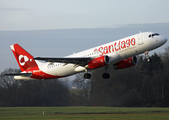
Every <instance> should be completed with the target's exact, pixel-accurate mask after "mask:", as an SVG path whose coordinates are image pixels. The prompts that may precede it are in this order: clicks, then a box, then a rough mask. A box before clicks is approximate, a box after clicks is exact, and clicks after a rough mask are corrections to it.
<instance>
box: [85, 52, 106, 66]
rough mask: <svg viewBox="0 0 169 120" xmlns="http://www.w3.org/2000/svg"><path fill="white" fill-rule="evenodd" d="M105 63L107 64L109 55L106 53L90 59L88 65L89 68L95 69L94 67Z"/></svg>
mask: <svg viewBox="0 0 169 120" xmlns="http://www.w3.org/2000/svg"><path fill="white" fill-rule="evenodd" d="M107 64H109V57H108V56H107V55H105V56H101V57H98V58H95V59H93V60H91V61H90V62H89V63H88V67H89V68H90V69H95V68H99V67H102V66H105V65H107Z"/></svg>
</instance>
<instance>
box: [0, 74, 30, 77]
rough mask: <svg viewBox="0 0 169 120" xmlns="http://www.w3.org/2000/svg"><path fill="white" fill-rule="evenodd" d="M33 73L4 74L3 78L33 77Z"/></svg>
mask: <svg viewBox="0 0 169 120" xmlns="http://www.w3.org/2000/svg"><path fill="white" fill-rule="evenodd" d="M31 75H32V73H9V74H3V75H2V76H25V77H27V76H31Z"/></svg>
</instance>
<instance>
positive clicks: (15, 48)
mask: <svg viewBox="0 0 169 120" xmlns="http://www.w3.org/2000/svg"><path fill="white" fill-rule="evenodd" d="M10 47H11V49H12V52H13V54H14V56H15V58H16V60H17V62H18V64H19V67H20V69H21V71H22V72H23V71H31V70H38V69H39V68H38V65H37V63H36V62H35V60H34V59H33V56H32V55H31V54H29V53H28V52H27V51H26V50H24V49H23V48H22V47H21V46H19V45H18V44H14V45H11V46H10Z"/></svg>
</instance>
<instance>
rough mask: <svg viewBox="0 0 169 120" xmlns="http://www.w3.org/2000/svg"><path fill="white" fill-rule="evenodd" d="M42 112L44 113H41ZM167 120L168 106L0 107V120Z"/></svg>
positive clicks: (168, 115)
mask: <svg viewBox="0 0 169 120" xmlns="http://www.w3.org/2000/svg"><path fill="white" fill-rule="evenodd" d="M43 114H44V115H43ZM25 119H27V120H29V119H31V120H129V119H131V120H168V119H169V108H123V107H0V120H25Z"/></svg>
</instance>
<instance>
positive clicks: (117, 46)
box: [98, 38, 136, 55]
mask: <svg viewBox="0 0 169 120" xmlns="http://www.w3.org/2000/svg"><path fill="white" fill-rule="evenodd" d="M135 44H136V40H135V38H132V39H127V40H126V41H125V40H123V41H118V42H115V43H114V44H112V45H108V46H104V47H100V48H99V49H98V51H99V52H100V53H101V55H104V54H108V53H112V52H114V51H118V50H123V49H125V48H129V47H130V46H135Z"/></svg>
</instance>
